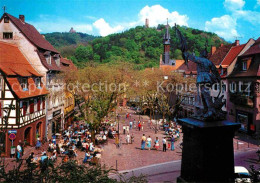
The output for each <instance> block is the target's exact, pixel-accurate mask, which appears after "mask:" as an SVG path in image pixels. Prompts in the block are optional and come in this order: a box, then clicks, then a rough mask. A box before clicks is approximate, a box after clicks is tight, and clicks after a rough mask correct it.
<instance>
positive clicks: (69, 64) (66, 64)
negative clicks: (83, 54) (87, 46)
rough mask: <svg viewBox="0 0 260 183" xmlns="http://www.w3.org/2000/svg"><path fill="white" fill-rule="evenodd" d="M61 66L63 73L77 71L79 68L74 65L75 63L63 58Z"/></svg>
mask: <svg viewBox="0 0 260 183" xmlns="http://www.w3.org/2000/svg"><path fill="white" fill-rule="evenodd" d="M61 66H62V70H63V71H67V70H77V67H76V66H75V65H74V64H73V62H72V61H71V60H69V59H67V58H61Z"/></svg>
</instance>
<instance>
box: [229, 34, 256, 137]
mask: <svg viewBox="0 0 260 183" xmlns="http://www.w3.org/2000/svg"><path fill="white" fill-rule="evenodd" d="M259 64H260V38H258V39H257V40H256V41H255V43H254V44H253V45H252V46H251V47H249V48H248V50H247V51H245V52H244V53H243V54H242V55H240V56H239V57H238V59H237V62H236V64H235V66H234V69H233V71H232V72H231V74H230V75H229V76H228V77H227V81H228V86H229V91H228V92H227V97H228V98H229V100H228V103H227V107H228V114H227V119H228V120H230V121H236V122H239V123H241V126H242V128H241V129H242V130H244V131H246V132H247V133H249V134H252V133H255V132H257V133H259V131H260V113H259V108H260V107H259V106H260V95H259V91H260V90H259V83H260V72H259V71H260V67H259V66H260V65H259Z"/></svg>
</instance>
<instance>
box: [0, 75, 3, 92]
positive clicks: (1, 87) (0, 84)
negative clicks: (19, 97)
mask: <svg viewBox="0 0 260 183" xmlns="http://www.w3.org/2000/svg"><path fill="white" fill-rule="evenodd" d="M2 90H3V78H0V91H2Z"/></svg>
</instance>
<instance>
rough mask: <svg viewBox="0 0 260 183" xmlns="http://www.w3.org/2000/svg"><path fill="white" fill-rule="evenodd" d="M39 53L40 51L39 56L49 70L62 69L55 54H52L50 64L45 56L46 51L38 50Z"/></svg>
mask: <svg viewBox="0 0 260 183" xmlns="http://www.w3.org/2000/svg"><path fill="white" fill-rule="evenodd" d="M37 53H38V55H39V57H40V59H41V61H42V64H43V65H44V67H46V68H47V69H49V70H53V71H60V70H61V67H60V66H58V65H57V64H56V62H55V59H54V57H53V56H51V64H48V63H47V61H46V58H45V56H44V52H41V51H39V50H37Z"/></svg>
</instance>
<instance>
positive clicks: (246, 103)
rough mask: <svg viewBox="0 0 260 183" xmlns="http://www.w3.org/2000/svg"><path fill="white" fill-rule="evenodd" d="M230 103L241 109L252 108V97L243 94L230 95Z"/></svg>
mask: <svg viewBox="0 0 260 183" xmlns="http://www.w3.org/2000/svg"><path fill="white" fill-rule="evenodd" d="M230 101H231V102H232V103H233V104H235V105H238V106H242V107H249V108H253V107H254V96H248V95H245V94H243V93H230Z"/></svg>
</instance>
